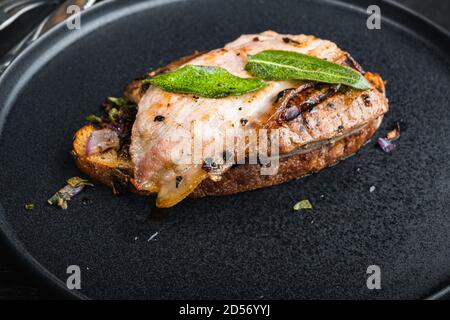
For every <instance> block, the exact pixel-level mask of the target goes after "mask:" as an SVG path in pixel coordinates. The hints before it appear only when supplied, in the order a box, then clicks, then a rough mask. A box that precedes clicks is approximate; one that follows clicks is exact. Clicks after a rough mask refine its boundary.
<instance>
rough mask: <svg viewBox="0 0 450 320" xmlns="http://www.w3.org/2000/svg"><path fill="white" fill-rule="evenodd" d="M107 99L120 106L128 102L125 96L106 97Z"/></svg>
mask: <svg viewBox="0 0 450 320" xmlns="http://www.w3.org/2000/svg"><path fill="white" fill-rule="evenodd" d="M108 101H109V102H112V103H114V104H115V105H116V106H118V107H122V106H124V105H126V104H127V103H128V101H127V99H125V98H116V97H108Z"/></svg>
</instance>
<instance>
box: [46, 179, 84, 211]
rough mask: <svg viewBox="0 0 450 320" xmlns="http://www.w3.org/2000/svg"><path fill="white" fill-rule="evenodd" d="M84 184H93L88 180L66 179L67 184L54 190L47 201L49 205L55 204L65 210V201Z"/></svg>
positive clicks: (75, 193) (78, 191)
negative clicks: (56, 190)
mask: <svg viewBox="0 0 450 320" xmlns="http://www.w3.org/2000/svg"><path fill="white" fill-rule="evenodd" d="M86 186H93V184H92V183H90V182H89V181H88V180H85V179H82V178H79V177H73V178H70V179H69V180H67V185H66V186H65V187H64V188H62V189H60V190H59V191H58V192H56V193H55V194H54V195H53V196H52V197H51V198H50V199H48V200H47V202H48V203H49V204H50V205H56V206H58V207H60V208H61V209H63V210H67V203H68V201H70V200H71V199H72V198H73V197H74V196H76V195H77V194H79V193H80V192H81V191H83V189H84V188H85V187H86Z"/></svg>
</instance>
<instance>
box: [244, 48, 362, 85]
mask: <svg viewBox="0 0 450 320" xmlns="http://www.w3.org/2000/svg"><path fill="white" fill-rule="evenodd" d="M246 70H248V71H250V72H251V73H252V74H253V75H254V76H256V77H259V78H262V79H266V80H310V81H317V82H324V83H333V84H343V85H347V86H350V87H353V88H356V89H361V90H366V89H370V84H369V82H368V81H367V80H366V79H365V78H364V77H363V75H362V74H360V73H359V72H357V71H355V70H353V69H351V68H348V67H344V66H341V65H338V64H336V63H332V62H329V61H326V60H322V59H319V58H316V57H313V56H309V55H306V54H301V53H297V52H293V51H281V50H267V51H263V52H261V53H258V54H256V55H254V56H250V57H249V61H248V63H247V65H246Z"/></svg>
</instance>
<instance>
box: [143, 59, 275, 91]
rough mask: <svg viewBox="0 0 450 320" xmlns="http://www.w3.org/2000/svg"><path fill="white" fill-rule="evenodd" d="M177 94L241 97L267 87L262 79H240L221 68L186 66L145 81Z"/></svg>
mask: <svg viewBox="0 0 450 320" xmlns="http://www.w3.org/2000/svg"><path fill="white" fill-rule="evenodd" d="M144 83H150V84H152V85H155V86H158V87H160V88H161V89H163V90H165V91H169V92H175V93H192V94H196V95H199V96H202V97H206V98H223V97H227V96H239V95H242V94H245V93H248V92H252V91H256V90H259V89H262V88H264V87H266V86H267V84H266V83H265V82H264V81H263V80H261V79H255V78H240V77H237V76H235V75H233V74H231V73H229V72H228V71H227V70H225V69H223V68H219V67H206V66H194V65H186V66H184V67H182V68H180V69H178V70H175V71H173V72H169V73H164V74H161V75H158V76H156V77H154V78H150V79H147V80H144Z"/></svg>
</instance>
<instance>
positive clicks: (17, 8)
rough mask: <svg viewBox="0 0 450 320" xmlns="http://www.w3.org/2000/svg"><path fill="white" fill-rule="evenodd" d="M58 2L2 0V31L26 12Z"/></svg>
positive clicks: (0, 16)
mask: <svg viewBox="0 0 450 320" xmlns="http://www.w3.org/2000/svg"><path fill="white" fill-rule="evenodd" d="M55 3H57V2H56V0H53V1H50V0H3V1H0V31H2V30H3V29H5V28H6V27H8V26H9V25H11V24H12V23H13V22H14V21H16V20H17V19H18V18H20V17H21V16H22V15H24V14H25V13H27V12H29V11H31V10H33V9H35V8H38V7H41V6H44V5H52V4H55Z"/></svg>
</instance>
